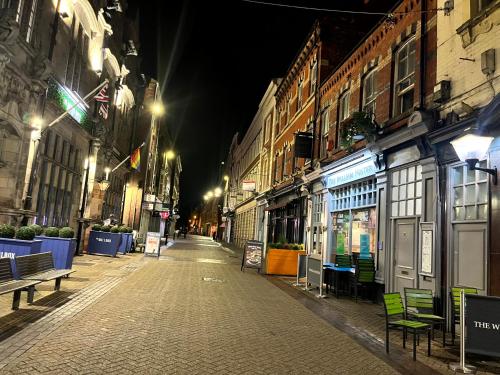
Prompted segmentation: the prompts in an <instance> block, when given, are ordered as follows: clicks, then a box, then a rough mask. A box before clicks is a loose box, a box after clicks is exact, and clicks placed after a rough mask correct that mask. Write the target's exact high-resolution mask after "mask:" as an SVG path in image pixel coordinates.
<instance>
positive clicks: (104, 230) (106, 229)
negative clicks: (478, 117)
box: [101, 225, 111, 232]
mask: <svg viewBox="0 0 500 375" xmlns="http://www.w3.org/2000/svg"><path fill="white" fill-rule="evenodd" d="M101 230H102V231H103V232H109V231H110V230H111V226H110V225H103V226H102V227H101Z"/></svg>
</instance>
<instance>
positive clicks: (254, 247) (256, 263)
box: [241, 240, 264, 272]
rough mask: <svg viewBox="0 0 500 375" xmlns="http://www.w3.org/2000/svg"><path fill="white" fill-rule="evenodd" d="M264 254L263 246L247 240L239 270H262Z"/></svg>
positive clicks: (258, 242) (257, 242)
mask: <svg viewBox="0 0 500 375" xmlns="http://www.w3.org/2000/svg"><path fill="white" fill-rule="evenodd" d="M263 252H264V244H263V243H262V242H260V241H254V240H249V241H247V243H246V244H245V249H244V251H243V259H242V261H241V270H242V271H243V268H244V267H246V268H257V269H258V270H259V272H260V269H261V268H262V254H263Z"/></svg>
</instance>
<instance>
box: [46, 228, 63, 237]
mask: <svg viewBox="0 0 500 375" xmlns="http://www.w3.org/2000/svg"><path fill="white" fill-rule="evenodd" d="M43 234H44V235H45V237H59V229H58V228H56V227H48V228H45V231H44V232H43Z"/></svg>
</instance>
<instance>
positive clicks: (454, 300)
mask: <svg viewBox="0 0 500 375" xmlns="http://www.w3.org/2000/svg"><path fill="white" fill-rule="evenodd" d="M461 290H463V291H464V293H465V294H477V289H476V288H469V287H453V288H451V290H450V297H451V311H452V312H453V316H454V317H455V318H457V319H458V318H460V291H461Z"/></svg>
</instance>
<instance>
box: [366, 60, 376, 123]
mask: <svg viewBox="0 0 500 375" xmlns="http://www.w3.org/2000/svg"><path fill="white" fill-rule="evenodd" d="M376 82H377V70H376V69H372V70H371V71H369V72H368V74H366V75H365V77H364V78H363V111H364V112H368V113H371V114H372V115H375V109H376V100H377V94H378V93H377V89H376ZM368 83H370V84H371V93H367V84H368Z"/></svg>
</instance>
